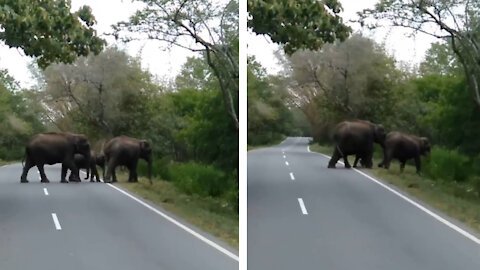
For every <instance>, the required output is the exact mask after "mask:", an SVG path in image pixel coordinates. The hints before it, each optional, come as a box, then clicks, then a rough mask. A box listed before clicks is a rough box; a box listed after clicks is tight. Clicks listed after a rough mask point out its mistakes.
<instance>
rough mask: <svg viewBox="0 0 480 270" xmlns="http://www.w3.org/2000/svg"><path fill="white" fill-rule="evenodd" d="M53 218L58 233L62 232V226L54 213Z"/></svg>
mask: <svg viewBox="0 0 480 270" xmlns="http://www.w3.org/2000/svg"><path fill="white" fill-rule="evenodd" d="M52 218H53V223H54V224H55V229H57V231H60V230H62V226H60V222H58V218H57V214H55V213H52Z"/></svg>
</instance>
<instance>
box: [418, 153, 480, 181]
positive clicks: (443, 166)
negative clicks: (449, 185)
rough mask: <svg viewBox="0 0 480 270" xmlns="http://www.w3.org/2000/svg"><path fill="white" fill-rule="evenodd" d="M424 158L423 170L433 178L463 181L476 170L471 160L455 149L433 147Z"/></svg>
mask: <svg viewBox="0 0 480 270" xmlns="http://www.w3.org/2000/svg"><path fill="white" fill-rule="evenodd" d="M424 160H425V162H424V166H423V171H424V173H425V175H426V176H428V177H429V178H431V179H434V180H437V179H441V180H445V181H457V182H465V181H467V180H468V179H469V178H470V177H472V176H473V175H474V174H475V172H476V170H475V166H474V163H473V162H472V160H471V159H470V158H469V157H468V156H466V155H463V154H461V153H459V152H458V151H456V150H448V149H445V148H441V147H434V148H433V149H432V151H431V153H430V156H429V158H426V159H424Z"/></svg>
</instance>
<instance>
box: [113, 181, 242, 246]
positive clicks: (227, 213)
mask: <svg viewBox="0 0 480 270" xmlns="http://www.w3.org/2000/svg"><path fill="white" fill-rule="evenodd" d="M117 176H118V181H119V182H118V185H120V186H121V187H122V188H125V189H127V190H128V191H130V192H132V193H133V194H136V195H138V196H140V197H142V198H145V199H147V200H149V201H152V202H153V203H155V204H157V205H159V206H161V207H162V208H164V209H165V210H167V211H168V212H171V213H173V214H175V215H177V216H179V217H181V218H183V219H185V220H186V221H188V222H190V223H191V224H193V225H195V226H197V227H198V228H200V229H202V230H204V231H206V232H209V233H211V234H212V235H214V236H216V237H218V238H220V239H222V240H223V241H225V242H226V243H228V244H229V245H231V246H232V247H234V248H236V249H238V213H235V211H233V210H231V209H228V208H227V207H225V203H224V202H223V201H222V200H221V199H218V198H212V197H206V198H205V197H200V196H196V195H187V194H184V193H182V192H180V191H178V190H177V189H176V188H175V187H174V186H173V183H171V182H168V181H164V180H160V179H153V181H152V182H153V184H152V185H150V184H149V182H148V179H145V178H143V177H140V178H139V182H138V183H128V182H127V178H128V177H127V174H126V173H117Z"/></svg>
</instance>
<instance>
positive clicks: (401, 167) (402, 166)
mask: <svg viewBox="0 0 480 270" xmlns="http://www.w3.org/2000/svg"><path fill="white" fill-rule="evenodd" d="M406 162H407V161H406V160H405V159H402V160H400V172H403V170H404V169H405V163H406Z"/></svg>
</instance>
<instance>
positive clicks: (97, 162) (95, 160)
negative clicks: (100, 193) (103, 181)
mask: <svg viewBox="0 0 480 270" xmlns="http://www.w3.org/2000/svg"><path fill="white" fill-rule="evenodd" d="M74 162H75V165H76V166H77V168H78V169H85V170H86V171H87V176H86V177H85V179H89V178H90V182H94V181H95V180H96V181H97V182H100V177H99V175H98V171H97V166H100V168H102V170H103V178H105V158H104V155H103V154H102V153H98V154H96V153H95V152H94V151H90V161H88V160H87V158H86V157H85V156H84V155H81V154H75V156H74ZM70 176H72V175H70Z"/></svg>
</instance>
